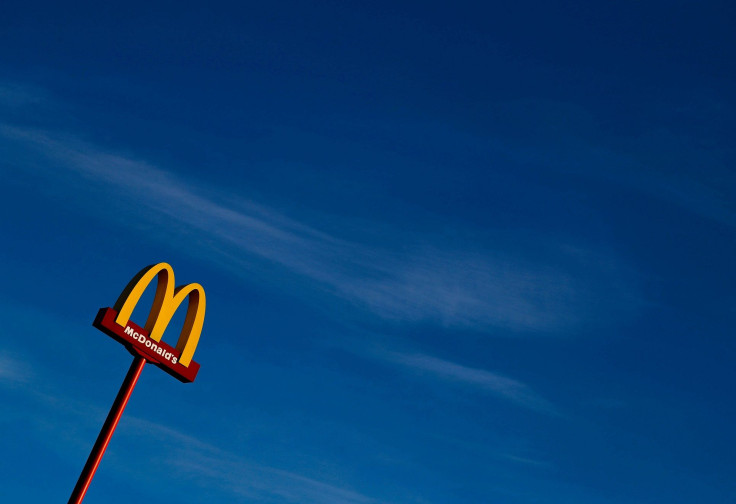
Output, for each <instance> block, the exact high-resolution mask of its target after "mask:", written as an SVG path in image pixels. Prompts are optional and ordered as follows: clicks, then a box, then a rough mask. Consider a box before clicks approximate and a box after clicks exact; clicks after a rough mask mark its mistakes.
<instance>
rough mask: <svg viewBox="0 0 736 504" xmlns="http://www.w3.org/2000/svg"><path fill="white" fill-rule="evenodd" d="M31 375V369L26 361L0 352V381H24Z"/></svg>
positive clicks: (15, 382) (12, 382) (11, 382)
mask: <svg viewBox="0 0 736 504" xmlns="http://www.w3.org/2000/svg"><path fill="white" fill-rule="evenodd" d="M32 376H33V371H32V369H31V366H30V365H29V364H28V363H27V362H24V361H22V360H19V359H17V358H14V357H11V356H9V355H3V354H0V382H6V383H9V384H18V383H26V382H27V381H28V380H29V379H30V378H31V377H32Z"/></svg>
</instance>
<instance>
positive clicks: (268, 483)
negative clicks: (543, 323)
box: [0, 356, 383, 504]
mask: <svg viewBox="0 0 736 504" xmlns="http://www.w3.org/2000/svg"><path fill="white" fill-rule="evenodd" d="M30 369H31V365H30V364H29V363H26V362H23V361H20V360H17V359H11V358H9V357H6V356H0V383H3V381H5V380H6V379H9V380H10V381H11V382H12V383H13V384H16V385H18V386H19V387H21V389H22V390H23V392H24V394H25V395H26V397H28V398H30V399H32V400H33V403H35V404H36V406H37V407H40V408H41V411H46V413H47V414H44V415H34V420H33V421H31V422H30V423H29V425H30V426H32V427H33V428H35V429H36V430H37V431H39V432H40V433H41V434H42V435H44V436H46V437H49V438H52V439H54V440H57V441H58V440H60V439H63V440H64V441H65V443H66V444H67V445H69V446H71V447H73V451H74V452H76V451H78V452H79V453H80V454H84V453H85V452H86V451H87V450H89V448H91V446H90V445H89V439H87V435H88V432H87V430H88V429H89V428H92V429H96V428H98V426H99V425H100V423H101V421H102V419H104V415H105V411H104V410H103V409H101V408H99V407H97V406H92V405H90V404H89V403H86V402H84V401H79V400H76V399H72V398H70V397H66V396H63V395H60V394H58V393H55V394H53V393H50V392H48V391H47V390H45V389H44V387H43V385H42V381H41V380H40V379H35V380H34V379H31V378H30V377H29V374H28V372H27V371H28V370H30ZM18 370H24V371H23V372H21V371H18ZM51 412H53V413H54V415H56V416H57V417H58V415H59V413H60V412H63V415H64V416H65V418H66V420H65V421H64V422H61V423H59V422H48V421H46V420H45V419H46V418H52V417H53V415H51ZM57 420H58V418H57ZM72 425H73V426H74V427H73V428H70V427H69V426H72ZM131 436H132V437H134V441H129V442H128V443H116V444H117V446H118V448H117V449H116V450H115V451H113V452H110V453H108V454H107V457H106V464H107V465H111V464H112V465H116V466H118V467H117V470H118V472H122V473H130V477H131V478H143V477H146V475H142V474H141V472H140V471H139V470H137V469H135V470H133V469H132V468H137V467H138V464H137V463H131V462H130V461H129V460H128V458H129V457H134V460H139V459H140V457H141V452H140V447H141V446H143V447H145V446H157V447H159V448H157V451H158V453H157V455H162V456H163V462H164V463H165V464H167V465H168V467H169V469H170V470H172V471H174V472H176V471H178V472H179V477H182V478H186V480H187V481H188V482H191V481H192V480H193V481H194V482H195V483H196V484H197V485H200V486H201V487H203V488H207V489H213V488H218V489H219V490H220V491H222V492H224V493H227V494H230V496H231V497H232V498H234V499H236V501H237V502H241V501H243V502H245V500H241V499H247V502H269V503H273V502H284V503H285V502H288V503H300V504H301V503H304V504H382V502H383V501H379V500H376V499H373V498H371V497H368V496H366V495H363V494H361V493H359V492H356V491H354V490H350V489H347V488H342V487H340V486H336V485H333V484H329V483H325V482H322V481H318V480H315V479H313V478H309V477H307V476H304V475H301V474H298V473H295V472H291V471H285V470H282V469H278V468H275V467H270V466H267V465H263V464H259V463H257V462H255V461H250V460H247V459H245V458H243V457H241V456H238V455H235V454H233V453H231V452H229V451H227V450H223V449H221V448H219V447H217V446H215V445H212V444H209V443H205V442H202V441H200V440H198V439H196V438H194V437H192V436H190V435H188V434H185V433H182V432H180V431H178V430H176V429H172V428H171V427H167V426H165V425H161V424H158V423H156V422H152V421H149V420H146V419H143V418H140V417H136V416H133V415H126V416H125V418H124V421H123V422H122V424H121V425H120V428H119V429H118V432H117V433H116V438H121V439H124V438H128V437H131ZM126 447H137V448H135V449H133V451H132V452H128V451H127V449H126ZM159 474H160V473H159ZM274 498H275V499H277V500H276V501H274Z"/></svg>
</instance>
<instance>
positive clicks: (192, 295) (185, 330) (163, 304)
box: [114, 262, 206, 367]
mask: <svg viewBox="0 0 736 504" xmlns="http://www.w3.org/2000/svg"><path fill="white" fill-rule="evenodd" d="M154 278H156V279H157V283H156V294H155V295H154V299H153V305H152V306H151V311H150V312H149V314H148V319H147V320H146V325H145V326H144V329H145V330H146V331H147V332H148V334H149V336H148V338H149V339H151V340H153V341H161V337H162V336H163V334H164V331H165V330H166V327H167V326H168V325H169V322H171V318H172V317H173V316H174V313H175V312H176V310H178V309H179V306H180V305H181V304H182V303H183V302H184V299H185V298H188V305H187V313H186V317H185V319H184V326H183V327H182V330H181V334H180V335H179V340H178V342H177V343H176V350H177V351H178V352H180V356H179V363H180V364H181V365H182V366H184V367H187V366H189V363H190V362H191V361H192V357H193V356H194V351H195V350H196V349H197V344H198V343H199V336H200V335H201V334H202V325H203V324H204V312H205V307H206V299H205V295H204V289H203V288H202V286H201V285H199V284H198V283H191V284H187V285H182V286H179V287H176V288H174V270H173V269H172V267H171V266H169V265H168V264H167V263H163V262H162V263H158V264H152V265H150V266H146V267H145V268H143V269H142V270H141V271H140V272H138V274H137V275H136V276H134V277H133V279H132V280H131V281H130V282H128V285H127V286H126V287H125V289H123V292H122V293H121V294H120V297H119V298H118V300H117V302H116V303H115V306H114V310H115V311H116V312H117V317H116V318H115V322H116V323H117V324H118V325H119V326H121V327H126V325H127V324H128V322H129V321H130V316H131V315H132V313H133V310H134V309H135V307H136V305H137V304H138V301H140V299H141V296H142V295H143V293H144V292H145V290H146V289H147V288H148V286H149V285H150V283H151V282H152V281H153V279H154Z"/></svg>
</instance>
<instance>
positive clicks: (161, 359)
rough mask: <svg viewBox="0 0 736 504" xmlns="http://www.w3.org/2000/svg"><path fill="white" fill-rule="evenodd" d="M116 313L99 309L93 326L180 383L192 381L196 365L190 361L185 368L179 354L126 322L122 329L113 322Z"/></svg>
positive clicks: (197, 366) (139, 328) (196, 370)
mask: <svg viewBox="0 0 736 504" xmlns="http://www.w3.org/2000/svg"><path fill="white" fill-rule="evenodd" d="M117 316H118V312H116V311H115V310H113V309H112V308H100V311H99V312H97V317H95V321H94V322H93V323H92V325H93V326H95V327H96V328H97V329H99V330H100V331H102V332H104V333H105V334H107V335H108V336H110V337H111V338H113V339H115V340H117V341H118V342H120V343H122V344H123V345H124V346H125V347H126V348H127V349H128V351H129V352H130V353H132V354H133V355H134V356H135V355H140V356H141V357H143V358H144V359H146V360H147V361H148V362H151V363H152V364H155V365H157V366H158V367H160V368H161V369H163V370H164V371H166V372H167V373H169V374H170V375H171V376H173V377H174V378H176V379H178V380H180V381H182V382H185V383H186V382H192V381H194V378H195V377H196V376H197V372H198V371H199V364H198V363H196V362H194V361H191V362H189V365H188V366H184V365H183V364H181V362H179V359H180V357H181V354H180V352H178V351H177V350H176V349H175V348H173V347H172V346H170V345H168V344H167V343H165V342H163V341H154V340H153V339H151V338H150V337H149V334H148V332H147V331H146V330H145V329H143V328H141V327H139V326H138V325H136V324H134V323H133V322H131V321H128V322H127V323H126V324H125V327H123V326H121V325H119V324H118V323H117V322H115V319H116V317H117Z"/></svg>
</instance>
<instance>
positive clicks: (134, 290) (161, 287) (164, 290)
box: [69, 263, 206, 504]
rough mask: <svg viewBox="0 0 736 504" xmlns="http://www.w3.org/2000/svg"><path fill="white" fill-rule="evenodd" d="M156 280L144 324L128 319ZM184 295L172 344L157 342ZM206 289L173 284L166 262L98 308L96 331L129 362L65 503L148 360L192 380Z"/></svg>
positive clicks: (86, 480)
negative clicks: (113, 343) (126, 354)
mask: <svg viewBox="0 0 736 504" xmlns="http://www.w3.org/2000/svg"><path fill="white" fill-rule="evenodd" d="M154 278H155V279H156V293H155V295H154V299H153V306H151V311H150V312H149V314H148V319H147V320H146V324H145V325H144V326H143V327H140V326H138V325H136V324H135V323H133V322H132V321H131V320H130V316H131V315H132V314H133V309H134V308H135V306H136V305H137V304H138V301H139V300H140V298H141V296H142V295H143V292H144V291H145V290H146V288H147V287H148V286H149V284H150V283H151V282H152V281H153V280H154ZM184 299H187V300H188V302H187V313H186V317H185V319H184V327H182V330H181V334H180V335H179V340H178V341H177V343H176V347H171V346H169V345H168V344H167V343H165V342H164V341H161V337H162V336H163V333H164V331H165V330H166V327H167V326H168V325H169V322H171V318H172V317H173V316H174V313H175V312H176V310H177V309H178V308H179V306H180V305H181V304H182V303H183V302H184ZM205 305H206V301H205V296H204V289H203V288H202V286H201V285H199V284H197V283H192V284H187V285H182V286H179V287H176V288H174V270H173V269H172V268H171V266H169V265H168V264H166V263H158V264H153V265H151V266H146V267H145V268H143V269H142V270H141V271H140V272H139V273H138V274H137V275H136V276H134V277H133V279H132V280H131V281H130V282H129V283H128V285H127V286H126V287H125V289H124V290H123V292H122V293H121V294H120V297H119V298H118V300H117V302H116V303H115V305H114V306H113V308H101V309H100V311H99V312H98V313H97V317H96V318H95V320H94V322H93V323H92V325H93V326H95V327H96V328H97V329H99V330H100V331H102V332H104V333H105V334H107V335H108V336H110V337H112V338H113V339H115V340H117V341H118V342H119V343H122V344H123V345H124V346H125V347H126V348H127V349H128V351H129V352H130V353H131V354H133V363H132V364H131V365H130V369H129V370H128V374H127V375H126V376H125V379H124V380H123V384H122V385H121V387H120V391H119V392H118V395H117V397H116V398H115V401H114V402H113V404H112V407H111V408H110V413H108V415H107V419H106V420H105V423H104V424H103V426H102V430H101V431H100V434H99V435H98V436H97V441H96V442H95V444H94V446H93V447H92V452H91V453H90V454H89V458H88V459H87V463H86V464H85V465H84V469H82V474H80V476H79V480H78V481H77V485H76V486H75V487H74V491H73V492H72V495H71V497H70V498H69V504H80V503H81V502H82V500H83V499H84V496H85V494H86V493H87V489H88V488H89V485H90V483H91V482H92V477H93V476H94V475H95V471H96V470H97V467H98V466H99V465H100V461H101V460H102V456H103V455H104V453H105V449H106V448H107V445H108V444H109V443H110V438H112V434H113V432H114V431H115V427H117V425H118V422H119V421H120V417H121V416H122V414H123V410H125V405H126V404H127V403H128V399H130V395H131V394H132V393H133V389H134V388H135V385H136V383H137V382H138V378H139V377H140V375H141V372H142V371H143V367H144V366H145V365H146V363H147V362H150V363H151V364H154V365H156V366H158V367H160V368H161V369H163V370H164V371H166V372H167V373H169V374H170V375H172V376H173V377H174V378H176V379H178V380H179V381H182V382H184V383H188V382H192V381H194V378H195V377H196V376H197V372H198V371H199V364H197V363H196V362H194V361H193V360H192V357H193V356H194V351H195V350H196V348H197V343H199V336H200V334H201V333H202V325H203V323H204V311H205Z"/></svg>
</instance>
